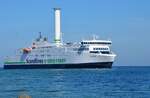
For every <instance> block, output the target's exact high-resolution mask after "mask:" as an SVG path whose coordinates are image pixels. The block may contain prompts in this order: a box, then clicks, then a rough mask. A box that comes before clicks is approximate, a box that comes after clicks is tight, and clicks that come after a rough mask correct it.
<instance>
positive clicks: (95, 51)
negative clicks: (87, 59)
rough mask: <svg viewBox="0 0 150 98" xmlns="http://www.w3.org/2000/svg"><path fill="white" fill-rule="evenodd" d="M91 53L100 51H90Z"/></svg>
mask: <svg viewBox="0 0 150 98" xmlns="http://www.w3.org/2000/svg"><path fill="white" fill-rule="evenodd" d="M90 53H99V52H98V51H90Z"/></svg>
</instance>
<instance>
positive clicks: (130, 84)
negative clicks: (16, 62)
mask: <svg viewBox="0 0 150 98" xmlns="http://www.w3.org/2000/svg"><path fill="white" fill-rule="evenodd" d="M23 94H26V95H30V96H31V97H32V98H150V67H113V68H112V69H34V70H33V69H31V70H18V69H17V70H4V69H1V70H0V98H17V96H19V95H23Z"/></svg>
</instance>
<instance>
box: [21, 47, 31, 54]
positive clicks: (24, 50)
mask: <svg viewBox="0 0 150 98" xmlns="http://www.w3.org/2000/svg"><path fill="white" fill-rule="evenodd" d="M31 50H32V48H23V52H24V53H29V52H31Z"/></svg>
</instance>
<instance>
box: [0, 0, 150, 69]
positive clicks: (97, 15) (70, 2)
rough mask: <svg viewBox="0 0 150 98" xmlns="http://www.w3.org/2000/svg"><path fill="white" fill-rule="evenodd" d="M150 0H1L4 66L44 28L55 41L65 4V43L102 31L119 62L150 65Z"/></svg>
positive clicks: (0, 40) (0, 59)
mask: <svg viewBox="0 0 150 98" xmlns="http://www.w3.org/2000/svg"><path fill="white" fill-rule="evenodd" d="M149 5H150V0H0V50H1V51H0V64H1V65H3V61H4V58H5V57H6V56H9V55H14V54H15V52H16V50H17V49H19V48H23V47H28V46H30V45H31V43H32V41H33V40H34V39H35V38H37V37H38V32H42V34H43V35H44V36H46V37H48V39H49V41H50V42H53V39H54V11H53V8H56V7H59V8H61V12H62V17H61V22H62V23H61V26H62V32H63V40H64V42H68V41H69V42H70V41H71V42H78V41H80V40H82V39H86V38H89V37H90V36H92V35H93V34H94V35H97V36H99V38H100V39H111V40H112V42H113V43H112V50H113V51H114V52H115V53H116V54H117V57H116V61H115V63H114V66H150V59H149V55H150V43H149V42H150V6H149Z"/></svg>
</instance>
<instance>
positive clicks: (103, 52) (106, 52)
mask: <svg viewBox="0 0 150 98" xmlns="http://www.w3.org/2000/svg"><path fill="white" fill-rule="evenodd" d="M101 53H102V54H109V53H110V52H109V51H101Z"/></svg>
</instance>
